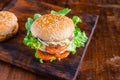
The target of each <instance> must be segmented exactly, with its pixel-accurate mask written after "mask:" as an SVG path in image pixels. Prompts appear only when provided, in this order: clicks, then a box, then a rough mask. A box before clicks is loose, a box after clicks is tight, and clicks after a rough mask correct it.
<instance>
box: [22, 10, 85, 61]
mask: <svg viewBox="0 0 120 80" xmlns="http://www.w3.org/2000/svg"><path fill="white" fill-rule="evenodd" d="M68 12H70V9H68V8H65V9H63V10H60V11H58V12H56V11H53V10H52V11H51V14H45V15H42V16H41V15H40V14H35V15H34V18H33V19H32V18H28V21H27V22H26V29H27V35H26V37H25V38H24V41H23V42H24V44H25V45H27V46H29V47H30V48H32V49H35V51H36V52H35V57H36V58H38V59H39V60H40V62H41V63H43V61H47V60H50V62H52V61H53V60H61V59H64V58H66V57H68V55H69V54H70V53H72V54H75V52H76V48H77V47H80V46H84V45H85V42H86V41H87V36H86V35H85V33H84V32H82V31H80V28H79V27H77V23H78V22H81V19H80V18H79V17H78V16H73V18H72V19H71V18H69V17H67V16H65V15H66V14H67V13H68Z"/></svg>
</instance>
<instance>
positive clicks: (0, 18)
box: [0, 11, 18, 42]
mask: <svg viewBox="0 0 120 80" xmlns="http://www.w3.org/2000/svg"><path fill="white" fill-rule="evenodd" d="M17 21H18V19H17V17H16V16H15V14H14V13H12V12H9V11H0V42H2V41H4V40H6V39H9V38H11V37H12V36H13V35H15V34H16V33H17V31H18V23H17Z"/></svg>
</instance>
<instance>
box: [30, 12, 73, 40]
mask: <svg viewBox="0 0 120 80" xmlns="http://www.w3.org/2000/svg"><path fill="white" fill-rule="evenodd" d="M73 31H74V24H73V21H72V20H71V19H70V18H68V17H66V16H62V15H58V14H47V15H43V16H41V17H40V18H38V19H37V20H35V21H34V22H33V24H32V26H31V32H32V35H33V36H34V37H37V38H40V39H42V40H44V41H48V42H49V41H61V40H64V39H67V38H69V37H70V36H71V35H72V34H73Z"/></svg>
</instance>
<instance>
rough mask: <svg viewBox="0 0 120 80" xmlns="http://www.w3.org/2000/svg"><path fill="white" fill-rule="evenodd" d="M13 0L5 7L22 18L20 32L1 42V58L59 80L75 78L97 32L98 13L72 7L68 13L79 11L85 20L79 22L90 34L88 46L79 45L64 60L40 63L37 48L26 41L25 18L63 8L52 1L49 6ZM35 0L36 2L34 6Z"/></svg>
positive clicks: (72, 13)
mask: <svg viewBox="0 0 120 80" xmlns="http://www.w3.org/2000/svg"><path fill="white" fill-rule="evenodd" d="M12 3H13V4H9V5H8V6H7V7H5V8H4V9H3V10H7V11H11V12H13V13H15V14H16V16H17V17H18V20H19V32H18V34H17V35H16V36H14V38H12V39H9V40H7V41H5V42H3V43H0V44H1V46H0V51H1V52H0V60H3V61H5V62H8V63H11V64H13V65H16V66H18V67H22V68H24V69H26V70H29V71H32V72H34V73H37V74H40V75H47V77H49V76H50V77H54V79H57V80H58V79H60V80H74V79H75V78H76V76H77V72H78V68H79V67H80V63H81V61H82V59H83V57H84V55H85V52H86V50H87V46H88V44H89V42H90V40H91V37H92V35H93V32H94V29H95V27H96V24H97V21H98V17H97V16H96V15H89V14H79V13H77V12H74V11H72V12H71V13H70V14H69V15H68V16H69V17H72V16H74V15H78V16H79V17H81V19H82V20H83V23H81V24H79V27H80V28H81V30H83V31H85V33H86V34H87V36H88V38H89V39H88V42H87V44H86V46H85V47H84V48H82V47H81V48H79V49H78V50H77V52H76V54H75V55H70V56H69V57H68V58H66V59H64V60H62V61H60V62H59V61H55V62H52V63H50V62H45V63H44V64H40V63H39V61H37V60H36V59H35V57H34V55H35V54H34V53H35V52H34V51H33V50H32V49H30V48H29V47H26V46H25V45H24V44H23V39H24V37H25V35H26V30H25V22H26V20H27V18H28V17H31V16H33V14H34V13H40V14H47V13H48V12H50V10H53V9H54V10H55V9H56V10H57V9H59V8H57V7H55V6H54V7H53V6H50V5H49V6H48V4H46V3H42V2H39V1H37V0H36V1H34V2H31V1H30V0H28V1H26V0H22V1H21V0H18V1H15V0H13V1H12ZM26 3H27V4H26ZM19 4H22V6H19ZM31 4H32V5H33V6H32V7H31ZM39 7H42V8H39ZM16 44H17V45H16Z"/></svg>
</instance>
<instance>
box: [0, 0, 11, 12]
mask: <svg viewBox="0 0 120 80" xmlns="http://www.w3.org/2000/svg"><path fill="white" fill-rule="evenodd" d="M10 2H11V0H0V10H2V9H3V8H4V7H5V6H7V4H9V3H10Z"/></svg>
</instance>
